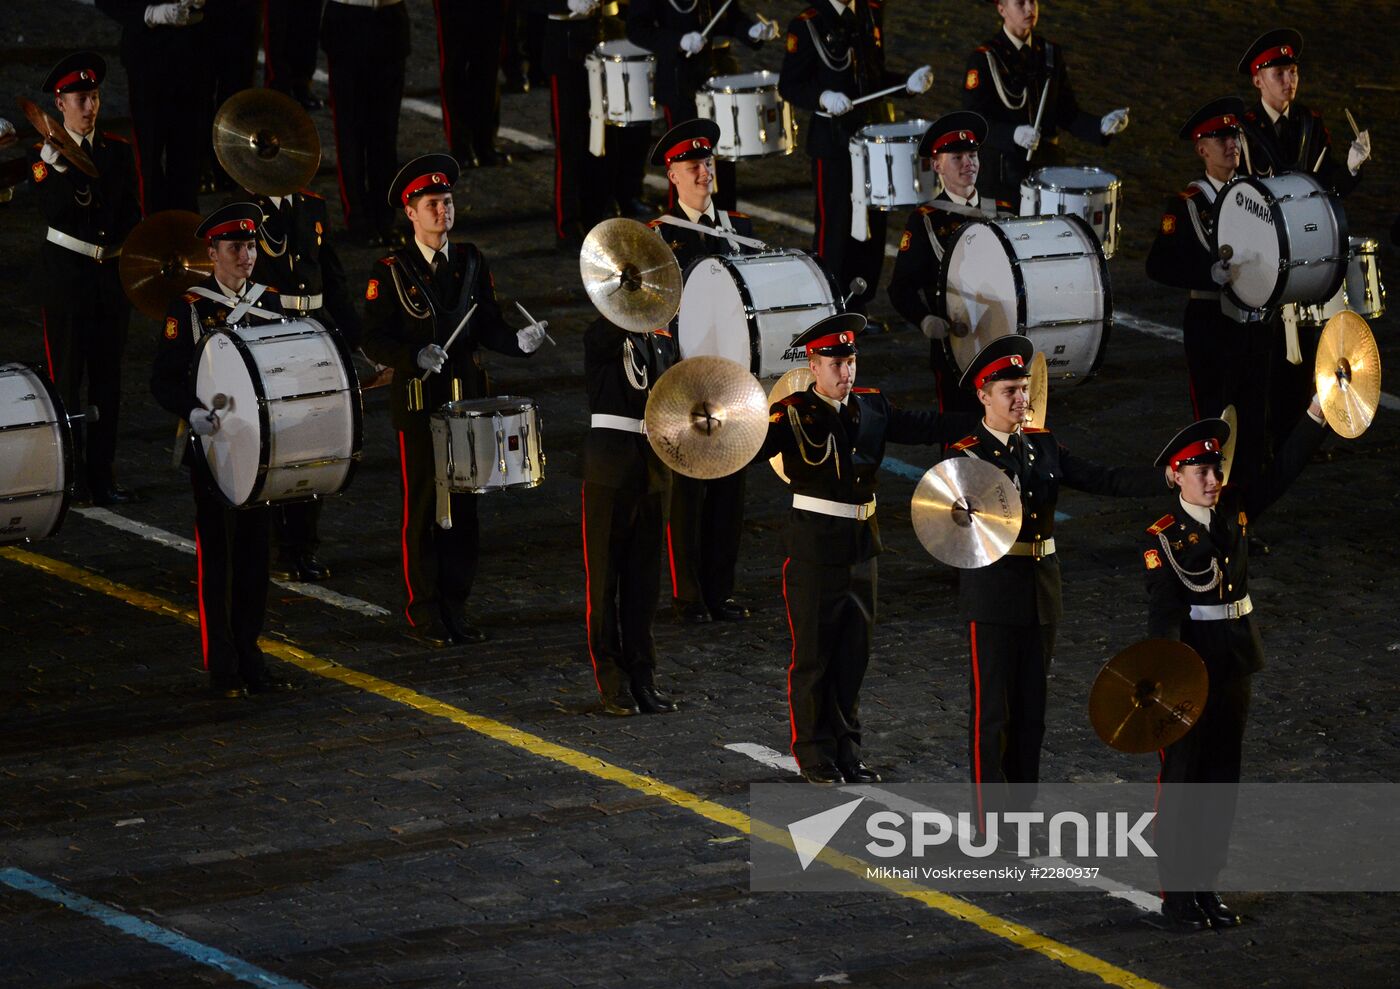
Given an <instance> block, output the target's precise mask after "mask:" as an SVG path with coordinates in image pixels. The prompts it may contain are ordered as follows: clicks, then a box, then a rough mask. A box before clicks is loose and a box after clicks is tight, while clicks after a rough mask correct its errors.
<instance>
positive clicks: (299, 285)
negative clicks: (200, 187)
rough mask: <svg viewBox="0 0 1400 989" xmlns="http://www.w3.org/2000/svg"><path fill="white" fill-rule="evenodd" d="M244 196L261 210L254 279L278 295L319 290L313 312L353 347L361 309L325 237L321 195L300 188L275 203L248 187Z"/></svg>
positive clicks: (357, 341)
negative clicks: (317, 309)
mask: <svg viewBox="0 0 1400 989" xmlns="http://www.w3.org/2000/svg"><path fill="white" fill-rule="evenodd" d="M247 201H248V202H250V203H257V204H258V205H259V206H260V207H262V211H263V225H262V229H261V230H259V231H258V260H257V263H256V265H255V266H254V268H253V279H254V280H255V281H259V282H262V283H263V284H264V285H268V286H270V287H271V288H272V290H273V291H275V292H277V293H278V294H280V295H287V296H301V297H306V296H312V295H319V296H321V297H322V303H321V310H322V311H321V312H318V313H316V318H317V319H319V320H321V321H322V322H323V323H325V324H326V325H327V326H328V327H330V328H331V329H335V330H339V331H340V333H341V335H342V336H343V337H345V342H346V343H347V344H348V345H349V346H350V347H351V348H352V349H353V348H355V347H358V346H359V345H360V336H361V326H360V314H359V312H358V311H357V310H356V309H355V303H354V301H353V296H352V294H351V292H350V286H349V283H348V282H347V281H346V278H345V268H344V266H343V265H342V264H341V263H340V256H339V255H338V254H337V253H336V250H335V245H333V244H332V243H331V241H330V222H329V220H328V219H327V216H326V201H325V200H324V199H322V198H321V197H320V196H318V195H316V194H315V193H314V192H308V191H307V190H305V189H303V190H302V191H301V192H294V193H292V194H291V195H290V196H287V197H285V198H283V200H282V204H281V205H280V206H278V205H276V204H274V203H273V201H272V200H271V199H270V198H269V197H267V196H260V195H255V194H253V193H251V192H250V193H247ZM288 308H293V307H292V306H290V305H289V306H288Z"/></svg>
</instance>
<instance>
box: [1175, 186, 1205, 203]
mask: <svg viewBox="0 0 1400 989" xmlns="http://www.w3.org/2000/svg"><path fill="white" fill-rule="evenodd" d="M1199 195H1201V190H1200V189H1198V188H1197V187H1196V186H1194V185H1193V186H1189V187H1187V188H1185V189H1183V190H1181V191H1180V192H1178V193H1177V197H1178V198H1180V199H1183V200H1186V199H1190V198H1191V197H1192V196H1199Z"/></svg>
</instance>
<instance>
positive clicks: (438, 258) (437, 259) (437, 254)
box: [428, 251, 447, 275]
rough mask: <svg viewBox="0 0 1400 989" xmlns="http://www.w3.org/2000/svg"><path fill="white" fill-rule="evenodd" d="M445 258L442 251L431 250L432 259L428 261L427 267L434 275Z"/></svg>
mask: <svg viewBox="0 0 1400 989" xmlns="http://www.w3.org/2000/svg"><path fill="white" fill-rule="evenodd" d="M446 260H447V259H446V258H445V257H443V256H442V252H441V251H434V252H433V259H432V261H430V262H428V269H429V270H430V271H431V272H432V273H433V274H434V275H436V274H437V273H438V269H439V268H441V267H442V263H443V262H444V261H446Z"/></svg>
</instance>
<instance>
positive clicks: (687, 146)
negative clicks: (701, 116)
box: [662, 137, 711, 165]
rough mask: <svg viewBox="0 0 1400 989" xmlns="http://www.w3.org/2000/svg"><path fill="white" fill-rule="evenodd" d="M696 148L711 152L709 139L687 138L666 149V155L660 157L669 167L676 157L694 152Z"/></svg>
mask: <svg viewBox="0 0 1400 989" xmlns="http://www.w3.org/2000/svg"><path fill="white" fill-rule="evenodd" d="M697 148H699V149H702V150H705V151H709V150H711V145H710V139H709V138H708V137H692V138H688V139H686V140H684V141H682V142H681V143H680V144H677V145H673V146H672V147H669V148H667V149H666V153H665V154H664V155H662V157H663V158H664V159H665V160H666V164H668V165H669V164H671V162H673V161H675V160H676V158H677V156H679V155H683V154H685V153H686V152H687V151H694V150H696V149H697Z"/></svg>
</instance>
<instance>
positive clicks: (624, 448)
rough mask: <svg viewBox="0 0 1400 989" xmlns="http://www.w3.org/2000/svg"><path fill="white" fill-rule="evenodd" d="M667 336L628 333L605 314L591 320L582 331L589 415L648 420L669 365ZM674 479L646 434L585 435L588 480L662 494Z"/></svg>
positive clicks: (604, 431)
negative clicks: (656, 389) (651, 401)
mask: <svg viewBox="0 0 1400 989" xmlns="http://www.w3.org/2000/svg"><path fill="white" fill-rule="evenodd" d="M669 340H670V334H669V333H668V332H667V331H665V330H657V331H655V332H653V333H629V332H627V331H626V330H624V329H622V328H621V327H620V326H616V325H614V324H613V323H610V322H608V321H607V320H606V319H602V318H599V319H596V320H594V321H593V322H592V323H591V324H589V327H588V329H587V330H585V331H584V335H583V374H584V383H585V385H586V387H587V389H588V412H589V415H590V416H596V415H605V416H618V417H620V418H622V419H632V420H642V419H644V418H645V416H646V408H647V398H648V396H650V394H651V389H652V386H653V385H655V384H656V379H657V378H659V377H661V374H662V372H664V371H665V370H666V369H667V367H669V366H670V357H669V353H668V351H669V348H668V347H667V344H668V342H669ZM670 477H671V472H670V469H669V468H668V467H666V465H665V464H663V463H662V462H661V461H660V460H659V459H657V456H656V453H655V452H654V451H653V450H652V448H651V444H650V443H649V442H647V438H646V436H644V435H643V434H642V433H640V432H632V431H628V430H622V429H611V428H602V427H599V426H594V427H591V428H590V429H589V430H588V432H587V433H586V434H584V441H583V479H584V481H585V483H587V484H597V485H604V486H607V487H612V488H625V489H629V490H633V491H645V492H660V491H665V490H666V488H667V486H668V484H669V483H670Z"/></svg>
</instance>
